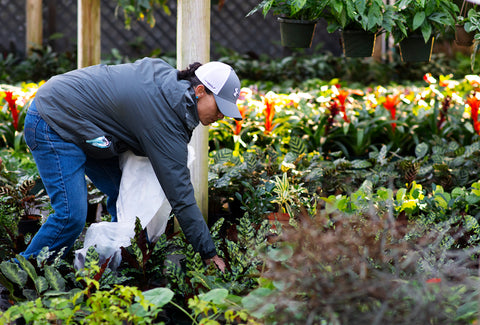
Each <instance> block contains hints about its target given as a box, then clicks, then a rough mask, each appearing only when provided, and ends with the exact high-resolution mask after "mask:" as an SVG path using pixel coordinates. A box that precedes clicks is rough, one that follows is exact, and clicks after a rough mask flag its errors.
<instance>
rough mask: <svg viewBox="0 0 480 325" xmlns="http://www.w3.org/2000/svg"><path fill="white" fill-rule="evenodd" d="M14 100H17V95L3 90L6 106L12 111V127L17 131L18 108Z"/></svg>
mask: <svg viewBox="0 0 480 325" xmlns="http://www.w3.org/2000/svg"><path fill="white" fill-rule="evenodd" d="M16 100H17V97H16V96H13V92H11V91H6V92H5V101H6V102H7V103H8V108H9V109H10V112H11V113H12V119H13V127H14V128H15V130H17V131H18V110H17V104H16V103H15V101H16Z"/></svg>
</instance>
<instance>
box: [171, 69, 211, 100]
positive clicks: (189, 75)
mask: <svg viewBox="0 0 480 325" xmlns="http://www.w3.org/2000/svg"><path fill="white" fill-rule="evenodd" d="M201 65H202V64H201V63H200V62H194V63H192V64H190V65H189V66H188V68H186V69H185V70H179V71H178V73H177V78H178V80H187V81H190V84H191V85H192V87H196V86H198V85H203V83H202V82H201V81H200V80H199V79H198V77H197V76H196V75H195V70H197V69H198V68H199V67H200V66H201ZM205 91H206V92H207V94H211V93H212V92H211V91H210V89H208V88H207V87H205Z"/></svg>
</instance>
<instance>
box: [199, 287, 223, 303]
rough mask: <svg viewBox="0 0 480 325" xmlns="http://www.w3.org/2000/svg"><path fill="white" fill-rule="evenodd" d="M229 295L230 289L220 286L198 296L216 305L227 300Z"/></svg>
mask: <svg viewBox="0 0 480 325" xmlns="http://www.w3.org/2000/svg"><path fill="white" fill-rule="evenodd" d="M227 296H228V290H227V289H224V288H218V289H213V290H210V291H208V292H207V293H203V294H199V295H198V297H199V298H200V299H201V300H204V301H211V302H213V303H214V304H216V305H220V304H222V303H224V302H225V298H227Z"/></svg>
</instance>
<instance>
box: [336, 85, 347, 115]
mask: <svg viewBox="0 0 480 325" xmlns="http://www.w3.org/2000/svg"><path fill="white" fill-rule="evenodd" d="M348 95H349V92H348V90H342V89H339V90H338V94H337V96H335V99H336V100H337V101H338V104H339V108H340V111H341V112H342V116H343V120H344V121H345V122H347V123H349V122H350V120H349V119H348V116H347V110H346V108H345V103H346V101H347V97H348Z"/></svg>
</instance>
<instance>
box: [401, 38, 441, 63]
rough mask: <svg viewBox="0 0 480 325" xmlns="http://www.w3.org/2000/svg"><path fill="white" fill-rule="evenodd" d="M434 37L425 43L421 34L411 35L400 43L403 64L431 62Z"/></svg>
mask: <svg viewBox="0 0 480 325" xmlns="http://www.w3.org/2000/svg"><path fill="white" fill-rule="evenodd" d="M434 39H435V38H434V37H433V36H432V37H430V39H429V40H428V41H427V43H425V40H424V39H423V36H422V35H421V34H413V35H410V36H408V37H406V38H404V39H403V40H401V41H400V43H399V48H400V56H401V57H402V61H403V62H429V61H430V57H431V56H432V49H433V42H434Z"/></svg>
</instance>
